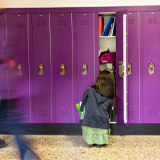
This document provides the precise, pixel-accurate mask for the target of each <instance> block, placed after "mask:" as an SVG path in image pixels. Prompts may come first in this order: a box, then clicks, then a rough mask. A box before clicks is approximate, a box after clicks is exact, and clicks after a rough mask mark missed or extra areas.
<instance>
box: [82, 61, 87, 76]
mask: <svg viewBox="0 0 160 160" xmlns="http://www.w3.org/2000/svg"><path fill="white" fill-rule="evenodd" d="M87 72H88V67H87V64H85V63H83V64H82V75H87Z"/></svg>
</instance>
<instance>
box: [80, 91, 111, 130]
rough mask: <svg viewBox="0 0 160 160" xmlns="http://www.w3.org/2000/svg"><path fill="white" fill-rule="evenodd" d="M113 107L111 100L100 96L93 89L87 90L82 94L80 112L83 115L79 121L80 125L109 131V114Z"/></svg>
mask: <svg viewBox="0 0 160 160" xmlns="http://www.w3.org/2000/svg"><path fill="white" fill-rule="evenodd" d="M112 106H113V99H110V98H108V97H105V96H102V95H101V94H99V93H98V92H96V91H95V89H94V88H88V89H86V90H85V92H84V94H83V100H82V105H81V111H82V112H83V111H84V108H85V113H84V117H83V119H81V120H80V123H81V124H82V125H86V126H90V127H95V128H102V129H109V112H110V110H111V108H112Z"/></svg>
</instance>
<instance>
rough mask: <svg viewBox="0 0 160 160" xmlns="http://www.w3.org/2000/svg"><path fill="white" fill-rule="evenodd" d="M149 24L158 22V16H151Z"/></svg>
mask: <svg viewBox="0 0 160 160" xmlns="http://www.w3.org/2000/svg"><path fill="white" fill-rule="evenodd" d="M148 24H157V18H149V19H148Z"/></svg>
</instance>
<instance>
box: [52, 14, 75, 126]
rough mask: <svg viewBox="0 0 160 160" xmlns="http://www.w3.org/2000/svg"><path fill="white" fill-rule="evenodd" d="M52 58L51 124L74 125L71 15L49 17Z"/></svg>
mask: <svg viewBox="0 0 160 160" xmlns="http://www.w3.org/2000/svg"><path fill="white" fill-rule="evenodd" d="M51 28H52V55H53V56H52V58H53V67H52V68H53V82H54V83H53V101H54V102H53V122H54V123H74V116H73V114H74V108H73V107H74V106H73V103H72V102H73V85H72V84H73V69H74V65H73V64H75V62H73V59H72V58H73V39H72V38H73V37H72V36H73V21H72V14H71V13H64V14H63V13H58V14H52V15H51ZM61 67H62V68H61Z"/></svg>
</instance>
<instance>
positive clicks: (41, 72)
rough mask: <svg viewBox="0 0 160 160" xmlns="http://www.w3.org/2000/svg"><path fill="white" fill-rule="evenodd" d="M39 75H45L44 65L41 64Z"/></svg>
mask: <svg viewBox="0 0 160 160" xmlns="http://www.w3.org/2000/svg"><path fill="white" fill-rule="evenodd" d="M38 74H39V75H44V65H43V64H41V63H40V64H39V67H38Z"/></svg>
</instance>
